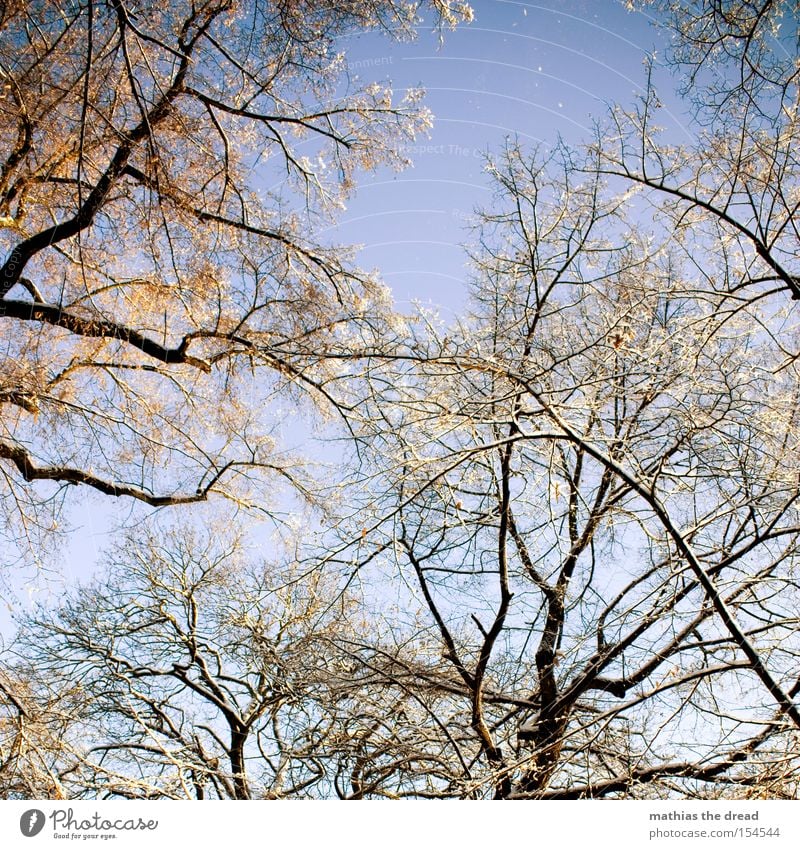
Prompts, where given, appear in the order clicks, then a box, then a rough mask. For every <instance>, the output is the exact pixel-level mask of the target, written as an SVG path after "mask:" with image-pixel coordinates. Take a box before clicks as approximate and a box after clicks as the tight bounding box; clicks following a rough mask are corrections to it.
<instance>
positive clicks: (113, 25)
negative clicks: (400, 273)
mask: <svg viewBox="0 0 800 849" xmlns="http://www.w3.org/2000/svg"><path fill="white" fill-rule="evenodd" d="M431 6H432V7H433V10H434V13H435V14H436V15H437V16H438V19H439V22H440V25H447V24H451V23H454V22H455V21H456V19H457V18H459V17H462V16H464V15H467V14H468V12H469V10H468V8H467V7H466V6H464V5H462V4H452V3H449V2H439V0H435V2H434V3H432V4H431ZM416 8H417V7H416V5H415V4H411V5H406V4H401V3H394V2H393V0H385V2H384V0H376V2H363V3H362V2H359V3H338V2H337V3H333V2H323V3H316V2H315V3H309V2H302V1H300V2H295V0H290V1H287V2H279V3H266V2H260V0H259V1H258V2H249V0H248V2H238V0H204V2H201V3H194V2H191V3H190V2H179V3H177V4H176V3H172V4H167V5H165V4H163V3H161V4H159V3H155V2H149V0H148V2H137V3H128V2H125V0H111V2H99V0H88V2H85V3H67V4H64V3H62V2H48V0H37V2H31V3H22V2H10V3H4V4H3V5H2V12H1V13H0V74H1V75H2V96H0V116H1V117H2V130H0V240H1V241H0V299H1V301H0V321H1V322H2V326H3V328H4V339H5V343H4V345H5V347H4V353H3V361H2V368H1V369H0V370H1V371H2V374H3V377H2V381H0V402H1V403H2V404H3V418H2V422H3V424H2V434H0V459H1V460H2V462H0V467H1V468H2V473H3V484H2V486H3V490H2V491H3V495H2V499H3V504H4V508H5V516H6V519H7V521H8V522H9V523H10V524H9V534H10V535H11V536H12V537H13V536H15V535H16V536H17V538H18V539H21V544H20V548H21V549H23V551H24V550H30V549H33V548H35V547H36V546H35V545H34V544H33V543H31V542H30V540H27V539H26V538H25V535H26V534H29V533H31V532H32V531H33V530H34V529H35V528H36V527H37V525H39V526H42V527H44V528H45V529H47V528H52V527H53V525H54V519H53V517H52V514H50V515H48V513H47V511H42V510H41V509H37V508H41V507H42V505H43V504H47V503H48V502H49V503H50V504H51V505H53V504H54V503H55V502H57V501H58V498H59V497H61V496H60V495H59V493H60V492H61V490H60V487H62V486H63V485H66V484H76V485H83V486H88V487H92V488H94V490H96V491H99V492H101V493H104V494H107V495H112V496H129V497H131V498H134V499H138V500H139V501H142V502H145V503H147V504H149V505H153V506H162V505H169V504H175V503H187V502H193V501H198V500H204V499H206V498H207V497H208V496H209V495H210V494H211V493H213V492H224V493H228V494H230V495H232V496H233V497H235V498H238V499H240V500H244V501H247V500H248V499H249V498H250V496H251V495H252V489H251V483H252V480H253V478H252V477H251V475H252V474H255V476H256V477H257V478H259V479H263V477H264V475H266V476H274V475H282V476H290V477H291V470H292V468H293V465H292V460H291V459H289V458H287V457H286V456H285V455H284V454H282V453H281V450H280V447H279V446H277V445H276V438H275V435H274V432H273V431H274V427H275V423H276V421H279V420H280V418H281V415H282V413H281V410H280V409H279V407H282V406H283V405H285V404H295V403H297V393H295V392H294V391H293V388H298V389H303V390H309V391H310V393H311V394H310V398H311V401H312V403H316V402H318V401H321V402H323V403H325V404H328V403H330V402H332V401H333V399H331V398H329V397H328V395H327V393H326V390H325V381H326V369H325V364H324V361H325V353H326V351H327V350H329V349H330V348H331V347H335V346H337V345H338V344H340V343H341V342H342V336H343V335H345V334H346V333H351V332H354V333H356V334H357V333H358V328H359V326H362V325H364V326H366V325H367V324H368V323H369V322H375V321H377V320H378V318H379V316H380V314H381V311H382V309H383V308H384V303H383V298H384V295H383V290H382V289H381V287H380V286H378V285H377V284H376V282H375V281H374V280H373V279H372V278H370V277H369V276H367V275H363V274H361V273H360V272H358V270H356V269H354V268H352V267H350V266H349V265H348V260H347V257H346V253H345V252H344V251H342V250H341V249H340V248H337V247H336V246H333V245H325V244H322V243H318V242H315V241H314V239H313V238H312V237H311V236H310V235H309V234H310V232H311V231H312V230H313V226H314V220H315V219H314V217H313V216H314V215H328V214H330V213H333V212H334V211H335V210H336V208H337V207H338V205H339V203H340V201H341V198H342V196H343V195H344V194H345V193H346V192H347V191H348V190H349V189H350V187H351V185H352V180H353V174H354V172H355V171H356V170H357V169H362V168H372V167H375V166H376V165H378V164H380V163H385V162H394V163H399V159H398V157H397V156H396V155H395V153H394V152H393V151H394V149H395V146H396V144H397V143H398V142H399V141H402V140H403V139H408V138H409V137H411V136H413V134H414V133H415V132H417V131H418V130H419V129H421V128H424V127H425V126H426V125H427V122H428V116H427V113H426V111H425V110H424V109H422V108H420V105H419V103H418V100H419V98H418V94H417V93H415V92H409V93H408V95H407V96H406V97H405V98H404V99H402V102H399V103H396V102H395V100H393V97H392V92H391V91H389V90H388V89H386V88H385V87H382V86H379V85H369V86H363V85H362V86H361V87H359V86H358V85H357V84H355V83H354V84H352V85H345V86H344V88H343V86H342V85H341V83H342V81H343V80H344V82H345V83H346V82H347V81H346V79H344V72H345V68H344V62H343V57H342V55H341V54H340V53H337V52H336V50H335V45H336V39H337V38H338V37H340V36H342V35H344V34H346V33H349V32H351V31H353V30H358V29H363V28H376V27H377V28H382V29H384V30H385V31H386V32H387V33H390V34H391V35H393V36H398V37H404V36H408V35H410V34H412V32H413V27H414V24H415V20H416ZM255 411H257V413H256V412H255ZM39 482H42V483H39ZM294 483H296V484H300V483H302V480H301V479H298V480H295V481H294ZM31 484H33V485H31ZM20 519H21V520H22V523H23V524H22V525H21V526H20V523H19V520H20Z"/></svg>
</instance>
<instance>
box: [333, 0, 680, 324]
mask: <svg viewBox="0 0 800 849" xmlns="http://www.w3.org/2000/svg"><path fill="white" fill-rule="evenodd" d="M473 7H474V11H475V20H474V22H473V23H472V24H471V25H468V26H463V27H461V28H459V29H458V30H457V31H455V32H450V33H446V34H445V37H444V41H443V43H442V44H439V42H438V37H437V35H436V34H435V33H432V32H431V30H430V29H429V28H427V29H426V28H423V29H422V30H421V32H420V35H419V37H418V39H417V41H416V42H415V43H413V44H391V43H387V41H386V40H385V39H383V38H378V37H376V36H362V37H360V38H357V39H355V40H353V41H352V42H351V44H350V45H349V46H348V47H347V54H348V60H349V65H350V69H351V72H352V73H355V74H359V75H360V76H361V77H362V78H363V79H366V80H373V79H374V80H380V81H385V80H389V81H391V84H392V85H393V87H394V88H395V90H396V91H401V90H403V89H406V88H408V87H414V86H420V85H421V86H422V87H424V88H425V90H426V91H427V98H426V103H427V105H428V107H429V108H430V109H431V111H432V112H433V115H434V119H435V124H434V128H433V130H432V131H431V133H430V137H429V138H420V139H418V140H417V142H416V143H415V144H414V145H412V146H410V147H409V149H408V151H407V153H408V154H409V158H411V159H413V161H414V165H413V167H411V168H409V169H407V170H406V171H404V172H401V173H399V174H396V173H391V172H389V173H386V172H385V171H383V172H381V173H379V174H376V175H367V176H365V177H363V178H362V180H361V182H360V184H359V186H358V191H357V194H356V196H355V197H354V198H353V199H352V201H351V203H350V204H349V205H348V209H347V212H346V213H345V214H344V215H343V216H342V219H341V221H340V223H339V225H338V227H337V232H336V237H337V239H338V240H340V241H341V242H345V243H351V244H360V245H363V249H362V250H361V252H360V254H359V260H360V264H361V265H362V266H364V267H367V268H378V269H379V270H380V272H381V275H382V277H383V278H384V280H385V281H386V282H387V283H388V284H390V286H391V287H392V289H393V292H394V295H395V298H396V300H397V301H398V303H400V304H403V303H404V302H407V301H408V300H409V299H414V298H418V299H422V300H424V301H430V302H433V303H435V304H439V305H441V306H442V307H443V312H447V311H449V310H454V309H456V310H457V309H458V306H459V304H460V303H462V302H463V297H464V293H465V286H464V281H465V256H464V252H463V249H462V247H461V245H462V243H463V242H464V241H465V240H467V239H468V234H467V233H466V232H465V226H466V225H468V223H469V219H470V216H471V214H472V212H473V210H474V209H475V207H476V206H478V207H479V206H481V205H489V203H490V200H491V187H490V183H489V180H488V178H487V176H486V175H485V174H484V173H483V167H484V162H485V159H484V156H485V154H486V152H487V151H496V150H498V149H499V148H500V147H502V144H503V141H504V139H505V138H507V137H518V138H519V140H520V141H521V142H522V143H523V144H526V145H530V146H531V147H533V146H535V145H537V144H538V145H543V146H545V147H547V146H550V145H552V144H553V143H554V142H555V141H556V140H557V138H558V137H559V136H560V137H561V138H563V139H564V140H565V141H567V142H568V143H570V144H577V143H579V142H580V141H581V140H586V139H589V138H590V137H591V135H592V124H593V121H594V120H597V119H602V118H603V116H604V115H605V114H606V113H607V111H608V105H609V104H610V103H612V102H617V103H620V104H622V105H623V106H630V105H631V104H632V103H633V101H634V99H635V97H636V96H637V94H641V92H642V88H643V85H644V83H645V79H646V70H645V65H644V60H645V57H646V56H647V55H648V54H650V53H651V52H652V51H653V49H654V48H656V47H657V46H659V45H662V46H663V41H664V34H663V32H660V31H659V30H658V29H657V28H656V27H655V26H654V25H653V23H652V22H651V21H650V20H649V19H648V18H647V17H646V16H645V15H643V14H641V13H631V12H628V11H627V10H626V9H625V8H624V6H623V4H622V3H621V2H618V0H550V2H549V3H548V2H545V3H538V4H535V3H524V2H511V0H478V2H476V3H473ZM661 53H662V55H663V50H662V51H661ZM657 83H659V89H666V90H665V91H664V92H663V98H662V99H664V101H665V103H666V104H667V111H666V114H665V118H666V120H667V121H671V122H672V124H673V126H672V128H671V129H672V130H674V131H676V133H679V134H680V135H684V137H685V130H683V124H684V122H685V119H684V117H683V116H682V115H681V114H680V112H679V110H680V109H681V106H680V104H677V103H676V101H675V99H674V98H672V97H670V95H671V89H673V88H674V83H675V81H674V80H673V79H672V77H671V75H669V74H667V73H662V74H660V75H659V77H658V79H657ZM670 105H672V108H670ZM670 113H671V114H670Z"/></svg>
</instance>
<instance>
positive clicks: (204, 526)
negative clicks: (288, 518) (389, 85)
mask: <svg viewBox="0 0 800 849" xmlns="http://www.w3.org/2000/svg"><path fill="white" fill-rule="evenodd" d="M146 5H147V4H139V5H137V6H136V7H134V6H133V4H127V5H126V4H123V3H121V2H114V3H110V4H108V5H105V4H99V3H93V2H89V3H88V4H74V6H67V7H65V8H62V9H61V10H60V11H58V12H56V8H55V6H54V5H53V6H51V5H49V4H45V3H42V4H26V5H19V6H8V7H7V10H6V11H5V12H4V14H5V15H6V17H5V18H4V19H3V32H4V34H5V35H4V39H5V40H4V41H3V47H2V49H3V50H6V51H7V53H6V54H4V55H3V58H2V62H3V64H2V66H0V67H2V69H3V73H4V78H5V79H6V80H7V81H8V83H7V85H6V88H5V95H4V99H3V101H2V103H3V108H4V110H6V111H7V113H8V116H9V120H7V123H6V126H7V128H8V129H7V130H6V131H5V132H6V134H7V137H8V138H7V142H6V148H7V150H8V151H9V152H8V154H7V159H6V166H5V168H4V170H3V171H2V180H3V181H4V182H2V183H1V184H0V185H2V187H4V188H3V191H4V192H5V194H3V195H2V197H3V198H5V200H4V201H3V203H4V204H5V205H4V206H3V207H2V209H0V213H2V215H3V216H5V217H4V218H3V221H4V222H5V228H6V229H5V230H4V231H3V232H4V233H6V234H7V235H6V236H5V238H6V239H7V240H8V243H7V247H6V254H5V256H6V259H5V265H4V270H3V276H4V279H5V280H6V281H7V287H6V289H5V292H4V297H3V299H2V301H0V303H1V304H3V305H4V309H5V313H4V315H3V317H2V319H0V321H2V322H5V323H6V325H7V327H9V328H10V327H13V328H14V333H13V334H11V333H10V332H9V333H8V334H7V338H8V343H7V346H8V347H7V354H6V363H7V366H6V368H5V369H4V373H5V374H6V378H5V380H6V384H7V388H6V389H4V392H5V393H6V394H5V395H4V396H3V401H4V408H3V409H4V420H3V427H4V429H5V430H4V433H5V435H4V437H3V441H0V456H2V457H3V459H4V460H5V463H4V464H3V465H2V468H3V471H4V475H5V480H6V487H7V489H6V493H7V505H8V506H7V510H6V514H7V516H8V519H7V527H9V528H11V527H12V525H11V524H10V523H11V522H12V521H15V522H17V525H16V526H14V527H18V528H23V529H27V528H29V527H31V526H34V525H35V523H36V522H40V521H41V518H40V517H41V516H42V515H43V511H45V510H46V508H47V507H48V505H52V503H53V496H52V491H50V490H45V489H42V488H41V486H42V484H40V483H37V481H38V480H39V479H45V480H48V481H51V484H49V485H50V486H54V485H59V484H68V483H74V484H82V485H88V486H89V487H93V488H94V489H95V490H99V491H100V492H103V493H107V494H110V495H116V496H128V497H133V498H134V499H137V500H139V501H143V502H146V503H147V504H148V505H150V506H152V507H170V506H174V505H177V504H179V503H185V502H195V501H204V502H205V501H210V503H209V504H207V505H203V510H204V511H205V512H204V513H202V514H200V513H195V514H192V513H189V514H187V515H186V516H181V517H180V518H178V517H177V515H176V513H175V512H174V511H172V512H171V513H170V512H169V511H166V512H165V511H161V512H154V513H152V514H150V515H148V516H146V517H145V519H144V520H143V521H142V523H141V525H140V526H139V527H137V528H135V529H132V530H130V531H129V532H127V533H126V534H125V535H124V536H121V537H120V539H119V540H118V541H117V543H116V544H115V545H113V546H112V548H111V549H110V550H109V551H108V552H106V554H105V556H104V561H105V562H104V563H103V567H102V570H101V571H100V572H99V574H98V576H97V578H96V580H95V581H93V582H90V583H88V584H86V585H85V586H80V587H76V588H74V589H73V590H72V591H71V592H69V593H67V594H66V596H65V598H64V599H63V601H62V603H61V604H59V605H51V606H49V607H46V606H41V607H39V608H38V609H37V610H35V611H34V612H32V613H31V614H30V615H28V616H27V617H26V618H25V620H24V623H23V624H24V627H23V628H22V629H21V631H20V634H19V636H18V638H17V640H16V642H15V643H14V644H13V645H11V646H9V648H8V649H7V650H6V651H5V653H4V661H5V667H4V670H3V672H2V677H0V691H1V692H2V694H3V695H4V698H5V707H4V713H3V714H2V716H0V785H2V787H3V788H4V789H5V793H6V795H9V796H15V797H35V796H49V797H54V798H93V797H96V796H98V795H106V796H112V797H113V796H116V797H124V798H236V799H253V798H320V797H338V798H349V799H365V798H378V797H383V798H457V799H476V798H494V799H530V798H537V799H576V798H675V797H677V798H705V799H709V798H764V797H778V798H784V797H785V798H792V797H794V796H795V795H796V793H797V786H798V777H799V776H800V751H799V750H798V745H797V744H798V734H799V733H800V704H798V700H797V698H798V694H800V678H798V673H797V659H798V655H799V654H800V639H798V627H797V625H798V619H797V610H798V608H800V597H799V596H798V574H797V570H798V564H800V559H799V557H800V554H799V553H798V547H799V546H800V513H798V498H800V489H799V488H798V487H799V486H800V465H798V456H800V454H799V453H798V451H799V450H800V445H798V434H800V430H798V422H797V417H798V398H800V373H799V372H798V356H800V347H799V346H800V336H798V325H797V313H796V310H797V305H796V303H795V302H796V300H798V298H799V297H800V268H799V267H798V265H797V262H798V256H800V251H799V250H798V241H800V232H799V231H798V229H797V212H798V208H800V174H799V173H798V161H797V151H798V150H800V144H799V142H800V138H799V136H800V133H799V132H798V116H797V102H798V72H797V68H798V56H797V43H798V42H797V38H796V36H797V31H796V17H792V16H793V14H794V13H795V12H796V11H797V4H796V3H795V2H788V0H787V2H782V3H779V2H771V0H760V2H757V3H756V2H736V3H733V2H731V3H717V2H711V0H697V2H674V3H673V2H667V0H664V2H659V0H655V2H653V3H642V4H636V3H634V4H632V5H634V6H647V7H648V8H650V10H651V11H652V10H654V9H655V11H656V12H657V14H658V16H659V20H660V21H661V22H662V23H663V24H664V25H666V26H667V27H672V28H673V30H674V32H675V35H676V39H675V41H674V47H673V51H672V53H671V54H670V56H669V61H670V62H671V63H672V64H673V65H674V67H676V68H677V69H679V70H680V71H681V72H682V73H685V72H686V71H687V69H688V71H689V72H690V73H689V76H688V77H687V78H686V79H688V86H689V88H688V89H687V94H686V97H687V98H690V102H691V103H692V106H693V109H694V110H695V111H694V115H695V119H696V123H695V125H694V141H692V142H691V143H689V144H684V145H679V144H676V143H675V142H674V140H673V139H670V138H669V137H668V136H667V135H666V134H664V133H663V132H661V131H660V130H659V129H658V114H659V109H660V102H659V99H658V95H657V92H656V91H655V89H654V87H653V86H652V85H651V86H649V87H648V88H647V90H646V92H645V94H644V96H643V97H642V98H641V99H640V101H639V102H638V103H637V104H634V105H633V106H631V105H630V104H619V105H618V106H615V107H614V108H612V109H611V110H610V111H609V114H608V115H607V116H606V117H605V118H604V119H603V120H601V121H600V122H599V123H598V125H597V128H596V133H595V135H594V138H592V139H588V140H587V141H586V143H585V144H584V145H583V146H581V147H572V148H570V147H568V146H567V145H565V144H563V143H560V144H556V145H553V146H552V147H551V148H549V149H547V148H545V147H544V146H542V147H540V148H537V149H530V148H528V147H526V146H525V145H523V144H522V143H520V142H519V141H515V140H513V139H510V140H507V141H506V143H505V145H504V146H500V147H499V148H496V152H495V153H494V154H491V155H489V156H488V157H487V161H486V165H487V167H486V179H487V180H488V181H489V182H490V183H491V186H492V189H493V194H492V199H491V202H490V203H489V204H487V205H485V206H484V208H483V209H481V210H480V211H479V213H478V222H477V226H476V228H475V229H474V231H473V232H472V233H471V234H470V236H469V241H468V243H467V250H468V253H469V257H470V280H469V292H470V297H469V302H468V305H467V307H466V308H465V310H464V311H463V313H462V314H461V315H459V316H458V317H457V318H456V319H455V320H453V321H450V322H447V323H445V322H443V321H441V319H439V317H438V316H436V315H435V314H433V313H431V312H430V311H425V310H418V311H417V312H415V313H413V314H409V313H407V312H406V313H405V314H400V313H399V311H397V310H396V309H395V308H394V307H393V306H392V304H391V299H390V298H389V296H388V293H387V290H386V289H385V288H384V287H383V286H382V285H381V284H380V282H379V281H378V280H377V279H376V278H374V277H373V276H370V275H366V274H364V273H362V272H360V271H359V270H358V269H357V268H355V267H354V266H353V264H352V263H351V261H350V260H349V259H348V254H347V253H346V252H344V251H343V249H341V248H339V247H335V246H331V245H321V244H314V243H313V242H312V240H310V239H308V238H307V237H306V236H305V235H304V234H305V233H306V232H307V231H306V228H305V224H304V222H306V221H308V220H309V218H308V216H309V215H324V214H328V213H330V212H332V211H333V210H334V209H335V207H336V204H337V201H338V199H339V198H340V197H341V194H342V192H346V191H348V189H349V188H350V185H351V182H352V174H353V173H354V170H353V169H356V168H372V167H375V166H376V165H378V164H381V163H392V162H395V161H396V160H397V156H396V153H395V152H394V150H395V146H396V145H397V144H398V142H399V141H401V140H402V139H403V138H408V137H409V135H410V134H413V133H414V132H418V131H419V130H421V129H424V127H425V126H426V122H427V120H428V116H427V114H426V113H425V112H424V109H422V107H421V104H420V102H419V96H418V93H417V92H411V93H410V94H409V95H408V96H407V98H406V100H404V101H402V102H401V103H399V104H394V102H393V101H392V99H391V97H390V95H389V93H388V92H386V91H385V90H383V89H378V88H376V87H367V88H366V89H364V90H360V91H359V90H354V91H347V92H345V93H344V94H342V93H341V90H340V89H338V88H336V81H337V79H338V78H339V75H340V73H341V71H342V57H341V56H339V55H338V54H336V53H334V51H333V46H332V45H333V39H334V38H335V37H336V36H338V35H339V34H341V33H344V32H346V31H348V29H349V28H351V27H383V28H385V29H387V30H388V31H391V32H392V33H394V34H400V35H405V34H408V33H410V31H411V29H412V28H413V25H414V14H415V10H414V9H408V8H406V7H404V6H402V5H400V4H393V3H368V4H332V3H331V4H327V3H323V4H320V3H313V4H312V3H309V4H303V3H283V4H280V3H279V4H272V3H264V4H261V3H258V2H256V3H253V2H250V3H242V4H241V5H237V4H234V3H222V2H219V3H214V2H210V3H207V4H204V5H202V6H198V5H197V4H193V5H191V6H189V5H187V6H186V7H185V8H184V7H183V6H181V5H180V4H179V5H178V6H177V7H170V9H168V10H164V9H160V10H159V9H157V8H156V7H155V5H153V7H152V8H150V7H149V6H148V8H147V14H145V6H146ZM434 9H435V11H436V13H437V14H438V16H439V25H440V26H444V25H448V24H451V23H454V22H455V21H456V19H463V18H469V16H470V12H469V11H468V10H467V9H466V8H465V7H461V6H459V7H458V8H456V7H455V6H452V7H451V5H447V4H443V3H439V4H436V5H435V6H434ZM781 24H783V27H784V28H783V29H781V28H780V26H779V25H781ZM787 29H788V30H789V32H788V34H787ZM223 31H224V33H225V35H224V37H223ZM790 48H791V49H792V50H793V52H790ZM12 54H13V55H12ZM15 57H16V58H15ZM34 91H36V92H37V95H36V96H35V97H34V94H33V92H34ZM42 93H43V94H42ZM62 124H64V125H66V126H68V127H69V128H70V133H67V134H65V133H63V132H62V133H60V134H59V133H57V132H56V130H55V127H56V126H57V125H58V126H60V125H62ZM298 139H300V140H302V141H303V142H307V143H308V144H309V145H310V148H313V154H308V153H304V154H303V155H301V154H300V153H299V152H298V151H297V150H296V149H295V144H296V143H297V141H298ZM304 150H307V148H304ZM258 169H264V170H258ZM273 173H274V174H276V175H277V174H278V173H280V175H281V181H282V182H276V183H275V184H272V185H275V186H277V188H267V187H266V186H267V184H266V183H263V184H262V183H259V180H260V179H263V177H262V176H259V177H258V178H256V176H255V175H256V174H259V175H263V174H268V175H272V174H273ZM299 404H304V405H306V406H307V407H308V409H313V408H317V409H319V408H321V409H325V410H328V411H332V412H334V414H335V415H336V416H337V420H336V427H334V428H332V429H331V430H329V431H324V432H322V433H321V434H320V435H319V438H321V439H323V440H328V441H327V442H325V441H324V442H323V445H324V446H325V447H326V448H327V450H330V451H331V452H335V456H336V458H337V471H336V472H335V473H331V475H330V476H329V477H328V478H325V479H322V478H320V477H316V478H315V477H314V476H313V475H311V474H310V473H309V472H308V471H307V469H306V468H305V467H304V465H303V463H302V458H299V457H297V456H295V455H294V454H289V453H287V452H286V451H285V450H283V449H282V446H281V445H280V443H279V441H278V439H277V430H276V429H275V428H274V427H273V425H274V424H275V421H276V416H278V415H280V414H279V413H278V412H276V411H277V410H278V409H280V410H283V409H285V408H286V407H287V406H292V405H299ZM309 438H310V437H309ZM278 479H280V480H283V481H287V483H288V484H289V487H290V489H291V491H292V492H293V493H295V494H299V495H300V496H301V497H302V499H304V501H305V506H304V507H303V508H302V511H301V508H300V507H297V508H296V511H295V524H294V525H293V526H292V527H291V528H290V529H289V532H288V533H287V534H284V535H283V536H282V537H281V538H278V536H277V535H275V536H273V537H271V538H270V541H269V544H268V545H265V544H264V541H263V536H262V537H259V538H258V542H255V539H256V538H255V537H254V536H252V535H251V532H250V530H249V529H248V525H247V522H248V516H249V515H250V514H251V512H252V511H258V510H260V511H266V512H269V511H270V509H272V506H273V505H274V504H275V503H276V501H279V500H280V497H281V496H279V495H277V494H276V492H275V487H274V481H275V480H278ZM223 497H227V498H228V499H229V500H232V501H233V502H234V503H235V504H236V505H238V506H239V507H240V508H242V509H240V511H239V513H238V514H237V515H236V517H235V520H231V518H230V516H229V515H227V514H226V515H222V514H220V515H218V516H217V517H216V519H214V518H213V514H214V509H215V504H216V503H217V502H218V501H220V500H221V499H222V498H223ZM283 498H288V496H283ZM291 509H292V510H294V509H295V508H294V507H292V508H291ZM192 516H194V519H192ZM220 516H222V517H221V518H220ZM15 517H16V518H15ZM165 517H169V518H165ZM209 517H211V518H209ZM312 525H313V527H314V530H313V531H311V530H310V528H311V526H312ZM301 526H302V528H301ZM306 531H307V532H306Z"/></svg>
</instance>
